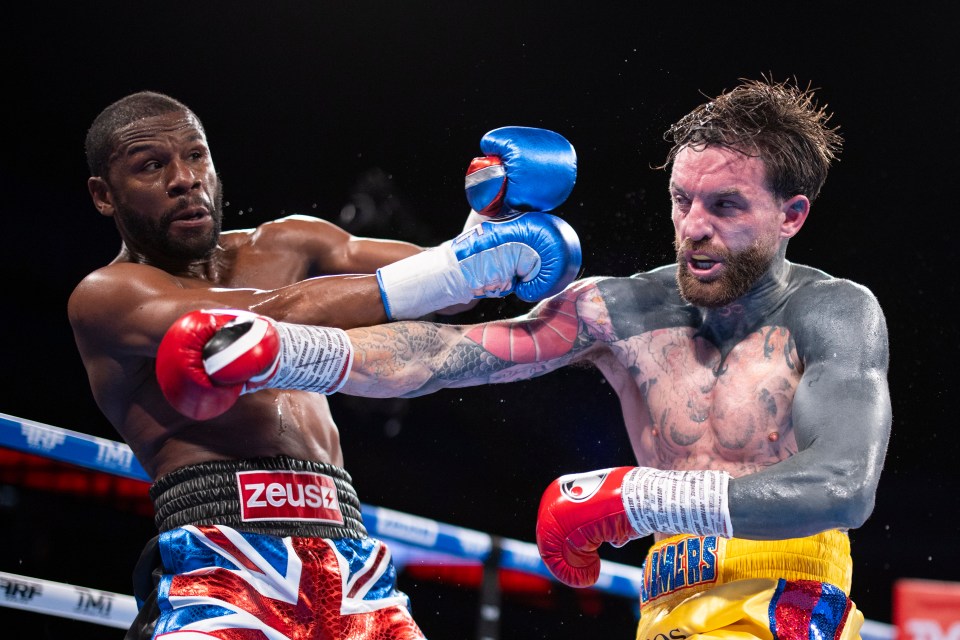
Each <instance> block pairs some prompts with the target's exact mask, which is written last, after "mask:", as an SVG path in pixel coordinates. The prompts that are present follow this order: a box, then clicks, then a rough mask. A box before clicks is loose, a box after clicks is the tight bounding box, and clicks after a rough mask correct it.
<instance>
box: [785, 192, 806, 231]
mask: <svg viewBox="0 0 960 640" xmlns="http://www.w3.org/2000/svg"><path fill="white" fill-rule="evenodd" d="M780 211H781V212H782V213H783V221H782V222H781V223H780V237H781V238H792V237H793V236H795V235H797V232H798V231H800V227H802V226H803V223H804V222H806V221H807V214H809V213H810V199H809V198H808V197H807V196H804V195H795V196H793V197H792V198H790V199H789V200H784V202H783V204H782V205H780Z"/></svg>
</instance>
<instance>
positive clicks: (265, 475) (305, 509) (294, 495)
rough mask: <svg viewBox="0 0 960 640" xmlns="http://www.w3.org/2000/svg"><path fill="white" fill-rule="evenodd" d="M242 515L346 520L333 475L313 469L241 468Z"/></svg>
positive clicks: (251, 518)
mask: <svg viewBox="0 0 960 640" xmlns="http://www.w3.org/2000/svg"><path fill="white" fill-rule="evenodd" d="M237 489H238V491H239V492H240V518H241V520H243V521H244V522H250V521H254V520H304V521H310V522H329V523H332V524H343V514H341V513H340V503H339V502H338V501H337V487H336V485H335V484H334V483H333V478H331V477H330V476H328V475H324V474H322V473H313V472H310V471H238V472H237Z"/></svg>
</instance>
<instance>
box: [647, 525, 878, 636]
mask: <svg viewBox="0 0 960 640" xmlns="http://www.w3.org/2000/svg"><path fill="white" fill-rule="evenodd" d="M852 565H853V563H852V560H851V558H850V540H849V538H848V536H847V534H846V533H844V532H841V531H827V532H825V533H821V534H818V535H815V536H810V537H807V538H795V539H790V540H771V541H760V540H744V539H740V538H732V539H727V538H722V537H718V536H688V535H683V536H674V537H671V538H667V539H665V540H662V541H660V542H658V543H656V544H654V545H653V546H652V547H651V548H650V551H649V552H648V553H647V558H646V560H645V561H644V565H643V585H642V588H641V594H640V624H639V626H638V628H637V640H707V639H716V640H721V639H722V640H749V639H751V638H759V639H760V640H810V639H811V638H818V639H820V640H857V639H858V638H859V637H860V628H861V627H862V626H863V614H862V613H861V612H860V611H859V610H857V608H856V606H855V605H854V603H853V602H852V601H851V600H850V598H849V596H848V594H849V591H850V586H851V579H852V573H853V569H852Z"/></svg>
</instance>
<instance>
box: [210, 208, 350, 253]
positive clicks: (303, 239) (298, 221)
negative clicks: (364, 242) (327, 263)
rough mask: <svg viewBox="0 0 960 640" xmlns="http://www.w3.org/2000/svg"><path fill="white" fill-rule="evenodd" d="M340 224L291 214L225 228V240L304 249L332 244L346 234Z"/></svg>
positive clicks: (270, 246) (271, 246)
mask: <svg viewBox="0 0 960 640" xmlns="http://www.w3.org/2000/svg"><path fill="white" fill-rule="evenodd" d="M346 235H347V234H346V232H344V231H343V230H342V229H341V228H340V227H338V226H336V225H335V224H333V223H332V222H327V221H326V220H323V219H321V218H315V217H312V216H305V215H300V214H294V215H289V216H285V217H283V218H277V219H276V220H270V221H269V222H265V223H263V224H261V225H259V226H258V227H256V228H255V229H241V230H239V231H226V232H224V233H223V234H222V236H223V237H227V238H228V241H229V242H240V243H250V244H253V245H255V246H257V247H259V248H261V249H266V250H277V249H285V250H299V251H302V250H306V249H309V248H313V249H316V248H317V246H318V245H321V246H332V245H335V244H336V243H338V242H340V241H342V237H343V236H346Z"/></svg>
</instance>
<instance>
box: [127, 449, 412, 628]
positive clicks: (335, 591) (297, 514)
mask: <svg viewBox="0 0 960 640" xmlns="http://www.w3.org/2000/svg"><path fill="white" fill-rule="evenodd" d="M150 492H151V497H152V498H153V501H154V506H155V508H156V510H157V518H156V519H157V525H158V528H159V529H160V534H159V535H158V536H157V537H155V538H154V539H153V540H151V541H150V543H149V544H148V545H147V547H146V549H145V550H144V553H143V555H142V556H141V559H140V562H138V564H137V569H136V570H135V572H134V582H135V585H134V595H135V596H136V599H137V604H138V607H139V609H140V610H139V613H138V615H137V618H136V620H135V621H134V623H133V625H132V626H131V628H130V630H129V631H128V632H127V635H126V638H127V639H128V640H133V639H137V640H144V639H147V638H150V639H158V640H161V639H162V640H201V639H203V640H210V639H219V640H254V639H256V640H287V639H289V640H308V639H309V640H327V639H329V640H334V639H337V640H340V639H342V640H366V639H369V640H416V639H420V640H422V639H423V638H424V636H423V633H422V632H421V630H420V629H419V627H418V626H417V624H416V623H415V622H414V620H413V617H412V616H411V614H410V601H409V598H408V597H407V596H406V595H405V594H404V593H403V592H401V591H399V590H398V589H397V586H396V578H397V571H396V568H395V566H394V564H393V561H392V559H391V555H390V550H389V549H388V548H387V546H386V544H384V543H383V542H382V541H380V540H376V539H373V538H370V537H369V536H368V535H367V532H366V529H365V528H364V526H363V522H362V520H361V518H360V502H359V499H358V498H357V495H356V492H355V491H354V490H353V487H352V485H351V484H350V477H349V475H348V474H347V472H346V471H345V470H343V469H341V468H339V467H335V466H333V465H327V464H321V463H314V462H309V461H304V460H297V459H294V458H288V457H278V458H261V459H253V460H239V461H237V460H231V461H216V462H208V463H201V464H199V465H191V466H189V467H184V468H183V469H178V470H177V471H175V472H173V473H172V474H168V475H167V476H164V477H162V478H160V479H158V480H157V482H155V483H154V484H153V486H151V489H150Z"/></svg>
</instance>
